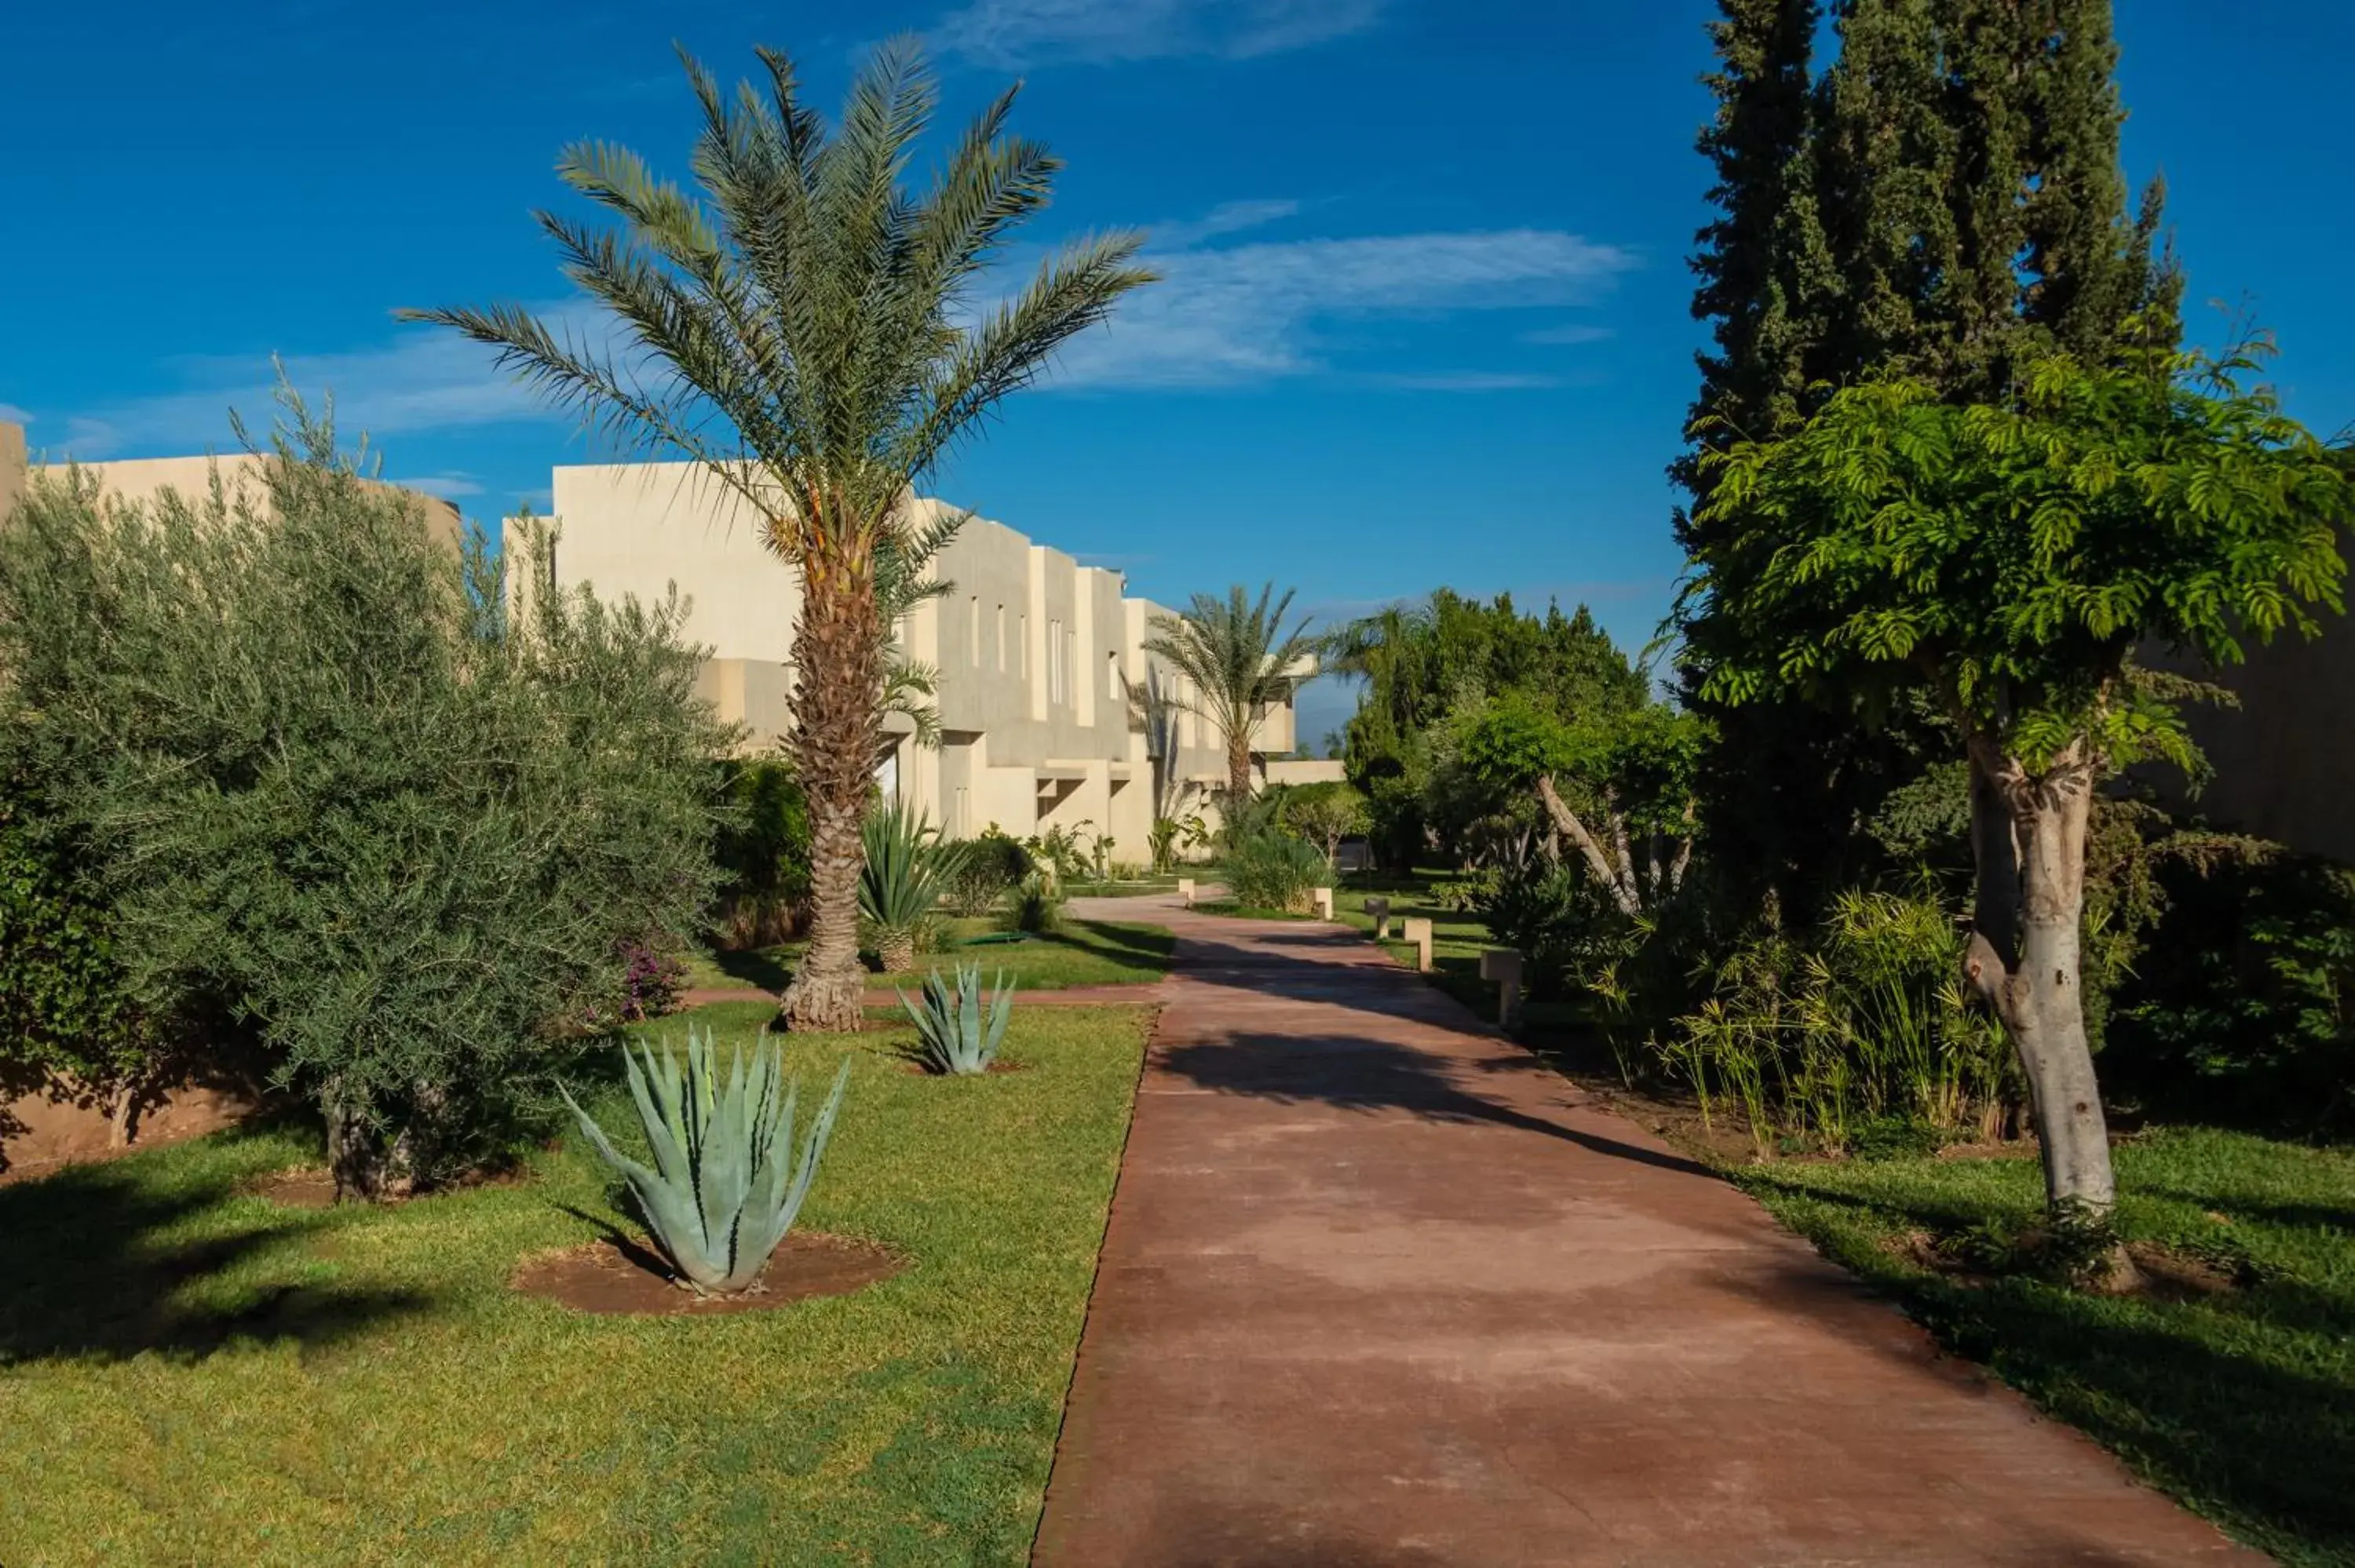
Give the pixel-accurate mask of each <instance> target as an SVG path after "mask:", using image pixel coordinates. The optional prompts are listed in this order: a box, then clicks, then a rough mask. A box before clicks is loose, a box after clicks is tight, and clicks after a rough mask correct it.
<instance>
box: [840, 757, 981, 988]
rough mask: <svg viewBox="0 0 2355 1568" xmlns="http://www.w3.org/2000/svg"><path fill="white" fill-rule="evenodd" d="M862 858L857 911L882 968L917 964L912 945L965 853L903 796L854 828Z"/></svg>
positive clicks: (889, 970)
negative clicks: (946, 839) (856, 828)
mask: <svg viewBox="0 0 2355 1568" xmlns="http://www.w3.org/2000/svg"><path fill="white" fill-rule="evenodd" d="M859 840H860V842H861V844H862V846H863V847H864V850H865V853H866V864H865V865H864V866H862V867H861V868H860V869H859V874H858V915H859V918H860V919H861V920H863V921H865V922H866V925H867V928H868V934H869V936H870V937H871V938H872V940H873V941H874V944H875V954H876V957H878V958H879V959H881V960H882V962H883V971H884V972H885V973H886V974H901V973H904V972H906V971H907V970H909V969H914V968H915V967H916V945H917V940H918V938H920V937H921V936H922V935H923V932H924V929H925V927H927V926H928V925H930V924H931V923H932V922H933V921H934V920H937V919H938V918H939V917H940V904H941V895H942V894H943V893H944V892H946V891H947V889H948V885H949V883H950V880H951V878H952V877H953V876H954V874H955V872H956V869H957V866H958V863H960V862H961V861H962V859H963V858H964V853H965V847H964V845H963V844H960V843H956V842H952V841H944V840H943V839H942V837H941V835H940V831H939V830H938V829H937V828H934V827H933V826H932V822H931V821H929V820H928V819H927V818H926V817H925V815H924V813H923V812H922V811H920V810H917V809H916V808H914V807H912V806H911V805H909V804H908V803H907V802H905V801H904V800H891V801H888V802H886V803H884V804H882V805H879V806H878V807H876V808H875V809H874V810H871V811H869V812H868V814H867V821H866V822H865V823H864V824H863V825H862V826H861V827H860V829H859Z"/></svg>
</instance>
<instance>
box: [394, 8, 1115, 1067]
mask: <svg viewBox="0 0 2355 1568" xmlns="http://www.w3.org/2000/svg"><path fill="white" fill-rule="evenodd" d="M760 59H761V63H762V67H763V69H764V71H765V79H764V80H763V81H762V85H761V87H760V88H759V89H757V90H756V89H754V88H751V87H749V86H748V87H747V88H745V89H744V90H742V91H741V92H740V93H738V94H736V95H734V96H732V97H731V96H729V95H726V94H723V92H722V91H721V90H720V88H719V83H718V82H717V81H716V80H715V79H713V78H712V76H711V75H710V73H709V71H707V70H705V69H703V68H702V67H701V66H699V65H698V64H696V63H695V62H694V61H692V60H688V61H687V79H688V83H689V85H690V86H691V88H692V89H693V90H694V93H695V97H696V100H697V102H698V105H699V106H700V108H701V110H702V116H703V129H702V132H701V133H700V134H699V136H698V139H697V143H696V147H695V152H694V154H693V157H692V160H691V166H692V168H693V170H694V175H695V188H694V190H693V191H688V190H686V189H682V188H681V187H679V186H678V185H673V184H670V183H667V182H665V181H660V180H657V179H656V178H655V175H653V174H651V173H650V172H649V171H648V169H647V167H646V165H645V163H644V161H643V160H641V159H640V158H639V157H638V156H637V155H636V154H634V153H631V152H628V151H626V150H624V149H622V148H619V147H615V146H613V145H611V144H609V143H593V142H592V143H581V144H578V145H576V146H574V147H572V148H570V150H568V151H567V152H566V153H565V154H564V155H563V156H562V158H561V159H560V160H559V164H558V173H559V175H560V176H561V177H562V178H563V180H564V182H565V183H566V185H569V186H570V187H571V189H572V190H573V191H575V192H577V193H578V194H580V195H581V196H586V197H587V198H588V199H589V200H590V201H591V202H593V203H596V204H597V205H599V206H601V207H604V208H605V209H607V210H608V211H609V212H612V213H613V214H615V215H617V216H618V217H619V218H620V220H621V224H620V228H618V229H613V230H599V229H596V228H592V227H591V226H589V225H586V224H583V223H581V222H579V221H576V220H575V219H573V218H570V217H566V216H563V215H561V214H557V213H549V212H543V213H540V214H538V220H539V224H540V227H541V228H543V229H545V230H546V231H547V233H548V234H549V236H550V237H551V238H554V240H555V241H556V243H557V246H558V248H559V250H560V251H561V253H562V255H563V258H564V270H565V273H566V275H567V276H568V277H569V278H570V279H571V280H572V281H573V282H574V283H575V284H577V285H578V286H579V287H580V288H581V290H582V291H584V292H586V293H587V294H588V295H589V296H590V298H591V300H592V301H593V302H595V303H596V305H597V306H598V307H599V308H600V310H601V313H602V315H603V317H604V320H605V324H606V326H607V327H608V328H609V329H610V330H611V332H612V333H613V335H614V336H615V337H616V338H617V339H618V340H619V345H620V346H619V349H618V351H609V350H607V349H606V348H605V347H603V346H602V344H600V343H599V342H598V341H596V340H595V339H594V338H587V339H584V338H582V337H580V336H576V335H573V334H568V333H567V332H565V331H563V330H562V329H560V328H557V327H552V326H550V325H549V324H548V323H543V322H540V321H538V320H537V319H535V318H534V317H533V316H532V315H531V314H530V313H528V312H527V311H525V310H523V309H522V308H520V307H518V306H515V305H499V306H495V307H492V308H490V309H486V310H434V311H417V312H411V313H409V314H410V319H413V320H421V321H431V322H438V323H442V324H444V325H447V326H451V327H453V328H455V329H457V330H458V331H460V332H463V333H464V334H466V335H467V336H469V337H471V338H474V339H475V340H476V341H478V342H481V343H485V344H492V345H494V346H496V348H497V349H498V350H499V351H500V361H501V363H502V364H503V365H506V366H510V367H513V368H515V369H517V370H519V371H520V372H521V373H522V374H523V375H524V376H526V377H527V379H528V380H530V381H531V382H532V383H533V384H534V385H536V386H537V387H538V388H539V389H540V390H541V391H543V392H544V393H546V394H547V395H548V396H549V397H552V398H553V399H555V400H557V401H559V402H561V403H567V404H570V405H572V406H574V407H576V408H580V409H581V411H582V412H583V413H584V415H586V416H587V417H588V418H590V419H591V421H592V422H594V423H595V424H596V425H598V426H599V427H601V428H602V429H607V430H610V431H612V432H613V433H615V434H617V435H622V436H625V437H627V438H629V439H631V440H635V441H638V442H641V443H644V444H645V445H647V446H651V447H655V448H657V449H660V450H668V451H672V452H676V453H678V454H681V455H683V456H685V457H687V458H688V459H690V460H692V461H696V462H698V463H699V464H701V465H702V466H703V467H704V468H706V469H707V470H708V471H710V472H711V473H712V474H714V475H715V476H716V477H717V478H718V479H719V482H721V483H723V484H724V485H726V486H727V487H728V488H729V489H730V491H731V492H733V493H735V494H736V495H737V496H739V497H740V498H741V500H742V501H743V503H745V505H746V506H747V507H748V508H749V509H750V510H751V513H752V514H753V515H754V516H755V517H756V518H757V519H758V526H759V528H760V531H761V537H762V542H763V543H764V544H766V545H767V546H768V547H769V548H770V549H771V551H773V553H774V554H775V555H776V556H778V558H779V559H781V560H783V561H784V562H786V563H787V564H788V565H790V566H791V567H793V568H794V571H795V572H796V573H797V574H798V576H799V578H800V582H801V588H802V603H801V612H800V615H799V617H798V618H797V620H795V622H794V628H793V664H794V670H795V673H796V676H797V683H796V686H795V690H794V728H793V734H792V736H791V746H792V748H793V755H794V765H795V769H796V772H797V773H798V775H799V777H800V779H801V784H802V788H803V789H804V790H805V793H806V795H807V798H808V802H809V817H810V842H811V868H810V898H811V912H812V922H811V933H810V942H809V948H808V950H807V952H806V954H805V957H804V959H803V961H802V963H801V966H800V967H799V969H797V970H796V971H795V973H794V980H793V983H792V984H791V986H789V987H788V988H787V991H786V993H785V998H784V1018H785V1021H786V1022H787V1024H788V1025H789V1026H791V1027H794V1028H797V1029H833V1030H847V1029H857V1028H858V1027H859V1024H860V1022H861V1018H862V1008H861V997H862V994H863V987H864V980H863V976H862V974H861V971H860V969H859V965H858V876H859V866H860V853H861V852H860V845H859V825H860V821H861V820H862V816H863V813H864V810H865V807H866V803H867V796H868V789H869V788H870V786H871V781H872V778H873V773H874V768H875V759H876V758H877V756H878V755H879V748H880V745H881V719H882V712H883V701H884V695H885V677H886V667H887V663H888V659H887V653H886V650H887V647H888V634H889V617H890V610H891V609H892V605H891V603H890V598H891V596H890V581H891V580H892V578H893V577H894V575H895V574H899V575H900V577H902V579H903V580H904V579H905V577H906V576H907V575H908V574H907V572H906V570H905V568H906V567H909V566H911V565H913V564H915V563H919V562H921V561H922V559H924V558H925V557H926V556H927V554H928V551H929V550H930V549H932V548H936V547H937V544H938V536H937V535H932V537H930V538H929V539H928V538H927V536H926V535H925V534H924V533H923V531H922V528H921V526H920V524H918V522H917V516H918V510H917V509H916V508H915V507H914V506H913V505H912V498H913V496H914V493H915V487H916V485H917V484H918V483H919V482H921V481H922V480H923V479H924V478H925V477H926V476H927V475H929V474H930V473H932V471H933V470H934V468H935V467H936V465H937V464H938V462H939V461H940V459H941V457H942V455H943V453H944V452H945V451H946V450H948V449H949V448H950V447H951V446H952V445H953V444H954V442H955V441H956V440H958V438H960V437H961V436H965V435H969V434H971V433H972V432H973V431H974V430H975V429H976V428H977V427H978V426H979V424H980V422H981V421H982V420H983V419H984V418H985V417H986V415H987V414H988V413H989V411H990V410H991V409H992V408H995V407H996V405H997V404H998V403H999V401H1000V400H1002V399H1003V398H1004V397H1007V395H1008V394H1010V393H1013V392H1015V391H1018V390H1019V389H1020V388H1022V387H1026V386H1028V385H1029V383H1030V382H1031V381H1032V380H1033V379H1034V378H1035V377H1036V376H1038V375H1039V372H1040V370H1041V369H1042V367H1044V366H1045V365H1046V364H1047V362H1048V360H1049V359H1050V356H1051V355H1053V353H1054V351H1055V350H1056V349H1057V348H1058V347H1060V345H1061V344H1064V343H1066V342H1068V341H1069V340H1070V339H1071V337H1072V336H1074V335H1075V334H1079V333H1081V332H1083V331H1085V330H1086V329H1087V328H1088V327H1090V326H1092V325H1094V324H1095V323H1099V322H1101V321H1103V320H1104V319H1105V318H1106V316H1107V315H1108V314H1109V313H1111V311H1112V309H1113V306H1114V303H1115V302H1117V301H1118V300H1119V298H1120V297H1121V296H1122V295H1123V294H1124V293H1126V292H1127V291H1129V290H1131V289H1134V288H1135V287H1137V286H1138V285H1140V284H1143V283H1145V282H1147V281H1151V278H1152V276H1153V275H1152V274H1151V273H1150V272H1148V271H1147V270H1145V269H1143V268H1141V267H1139V266H1137V265H1135V261H1134V258H1135V253H1136V249H1137V247H1138V244H1139V243H1140V240H1139V237H1138V236H1136V235H1134V234H1117V235H1112V236H1108V237H1104V238H1094V239H1089V240H1085V241H1082V242H1080V243H1078V244H1075V245H1073V246H1071V247H1069V248H1067V249H1064V250H1062V251H1061V252H1060V254H1058V255H1057V256H1055V257H1054V258H1053V259H1051V260H1049V261H1048V262H1046V263H1045V264H1044V265H1043V266H1041V268H1040V269H1039V271H1038V273H1037V275H1036V276H1035V277H1034V278H1032V280H1031V281H1029V282H1028V285H1026V286H1025V287H1024V288H1022V289H1021V290H1020V291H1017V292H1014V293H1012V294H1011V295H1009V296H1008V297H1007V298H1006V299H1005V300H1004V301H1003V302H1001V303H999V304H997V305H996V306H995V307H992V308H989V309H986V310H983V311H981V312H979V313H978V315H977V318H975V319H972V320H971V321H970V322H968V320H967V317H968V307H969V306H970V305H971V303H972V301H973V295H974V292H975V287H976V285H977V283H978V281H979V279H980V277H981V274H982V271H983V269H984V268H985V266H986V263H987V262H988V261H989V260H990V259H991V258H992V257H993V256H994V255H996V253H997V252H998V251H999V249H1001V248H1002V247H1003V246H1004V245H1005V244H1006V242H1007V240H1008V238H1010V237H1011V236H1012V234H1013V233H1014V231H1015V230H1016V229H1017V228H1018V227H1019V225H1020V224H1021V223H1022V222H1023V221H1024V220H1026V219H1028V218H1029V217H1032V216H1033V215H1035V214H1036V213H1037V212H1038V211H1039V209H1040V208H1041V207H1044V206H1045V205H1046V203H1047V200H1048V197H1049V196H1050V193H1051V191H1052V188H1053V185H1054V176H1055V175H1056V173H1057V172H1058V171H1059V170H1060V167H1061V163H1060V160H1059V159H1057V158H1055V157H1053V156H1052V155H1050V154H1049V153H1048V151H1047V149H1046V148H1045V147H1044V146H1042V145H1040V144H1039V143H1036V142H1032V141H1029V140H1027V139H1023V138H1020V137H1014V136H1009V135H1007V133H1006V124H1007V119H1008V116H1009V115H1010V113H1011V111H1012V110H1013V107H1014V101H1015V90H1011V89H1009V90H1007V92H1006V93H1005V94H1003V95H1002V96H1000V97H999V98H998V99H997V100H996V101H995V102H994V103H992V104H991V105H990V106H989V108H987V109H986V110H985V111H983V112H982V113H981V114H980V115H979V116H978V117H977V118H976V119H975V121H974V122H973V123H972V125H971V126H970V127H969V128H968V129H967V130H966V132H965V133H964V136H963V137H962V138H961V139H960V140H959V141H958V143H957V144H956V147H955V150H954V153H953V154H951V156H950V158H949V161H948V164H947V166H946V167H945V169H943V172H942V173H941V174H940V175H939V176H938V177H937V179H936V180H935V181H934V183H933V184H932V185H931V186H930V188H928V189H926V190H925V191H923V192H922V193H921V194H918V193H914V192H911V191H909V190H907V189H905V188H903V187H902V185H900V174H901V170H902V169H903V167H904V166H905V164H906V163H907V161H908V159H909V157H910V156H911V153H912V152H913V150H914V148H915V146H916V144H917V143H918V141H919V139H920V138H921V137H922V135H923V133H924V132H925V129H926V128H927V126H928V125H929V124H930V123H931V122H932V115H933V111H934V109H935V107H936V103H937V93H936V90H935V88H934V84H933V81H932V77H931V76H930V74H929V73H928V72H927V71H926V70H925V69H924V67H923V65H922V61H921V58H920V56H919V54H918V52H917V50H916V49H915V48H914V47H913V46H911V45H908V44H904V43H893V44H890V45H886V46H884V47H883V48H880V49H879V50H878V51H877V52H876V54H875V55H874V57H873V58H871V59H870V61H869V62H868V65H867V66H866V67H865V68H864V69H862V70H861V72H860V73H859V75H858V79H857V80H856V82H855V83H854V84H853V85H852V88H851V90H850V94H849V99H848V101H847V105H846V107H845V109H844V111H843V115H842V122H841V124H840V126H839V128H838V129H832V130H830V129H829V128H828V127H827V126H826V124H825V122H823V120H822V119H821V117H820V116H819V115H818V114H817V112H816V111H814V110H812V109H810V108H808V107H807V106H806V105H805V104H804V103H803V101H802V100H801V88H800V84H799V82H798V80H797V79H796V78H795V75H794V67H793V65H792V62H791V61H789V60H788V59H787V58H785V57H784V56H783V55H782V54H778V53H776V52H774V51H772V50H765V49H764V50H762V51H760Z"/></svg>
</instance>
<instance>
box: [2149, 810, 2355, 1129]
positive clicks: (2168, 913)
mask: <svg viewBox="0 0 2355 1568" xmlns="http://www.w3.org/2000/svg"><path fill="white" fill-rule="evenodd" d="M2158 880H2159V884H2160V888H2161V894H2162V899H2163V904H2162V911H2161V913H2160V915H2159V916H2158V924H2157V926H2156V927H2155V928H2154V929H2153V930H2152V931H2150V932H2149V933H2148V935H2147V938H2146V939H2145V942H2144V945H2143V949H2142V951H2141V952H2140V953H2139V954H2138V955H2137V961H2136V964H2135V968H2134V972H2133V974H2132V976H2131V977H2130V978H2129V979H2127V980H2126V981H2125V982H2124V984H2123V985H2122V987H2121V989H2120V990H2119V991H2118V993H2117V995H2116V996H2115V999H2114V1008H2113V1012H2112V1016H2111V1022H2110V1029H2109V1043H2108V1046H2107V1048H2106V1049H2105V1051H2104V1052H2103V1054H2102V1071H2103V1074H2104V1076H2105V1081H2106V1082H2107V1083H2108V1084H2109V1085H2110V1086H2113V1087H2114V1088H2115V1091H2116V1092H2118V1093H2120V1094H2122V1095H2125V1096H2126V1097H2130V1098H2132V1099H2135V1100H2138V1101H2140V1102H2141V1103H2142V1104H2143V1105H2144V1106H2145V1107H2147V1108H2149V1109H2151V1110H2155V1111H2158V1112H2162V1113H2165V1114H2169V1115H2171V1116H2177V1117H2182V1118H2190V1119H2197V1120H2202V1121H2221V1122H2227V1123H2240V1124H2243V1125H2248V1126H2254V1127H2260V1128H2277V1129H2281V1130H2286V1131H2290V1132H2294V1133H2296V1134H2299V1135H2301V1136H2307V1137H2311V1136H2316V1135H2335V1134H2343V1133H2344V1132H2345V1131H2346V1130H2347V1129H2348V1128H2350V1127H2355V872H2350V871H2349V870H2348V869H2346V868H2345V867H2343V866H2338V865H2334V864H2331V863H2328V862H2327V861H2321V860H2317V859H2311V858H2307V857H2301V856H2296V855H2293V854H2291V853H2288V852H2287V851H2283V850H2278V849H2275V850H2272V851H2270V852H2260V853H2243V854H2240V855H2236V856H2232V857H2231V858H2228V859H2220V860H2218V861H2215V862H2212V863H2200V862H2199V861H2196V860H2191V859H2178V860H2175V861H2173V862H2171V863H2167V864H2164V865H2163V866H2162V867H2161V868H2160V870H2159V873H2158Z"/></svg>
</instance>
